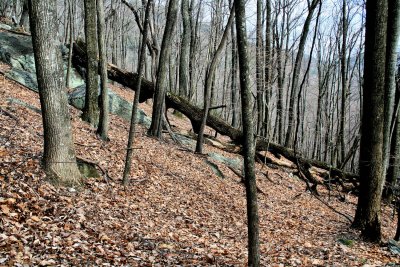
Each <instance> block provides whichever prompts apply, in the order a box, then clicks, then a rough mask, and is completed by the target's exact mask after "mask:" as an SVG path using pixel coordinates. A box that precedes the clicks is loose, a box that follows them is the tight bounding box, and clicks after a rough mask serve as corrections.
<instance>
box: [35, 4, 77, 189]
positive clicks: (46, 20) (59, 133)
mask: <svg viewBox="0 0 400 267" xmlns="http://www.w3.org/2000/svg"><path fill="white" fill-rule="evenodd" d="M56 7H57V6H56V1H55V0H35V1H29V13H30V17H31V20H30V21H31V30H32V43H33V48H34V49H33V51H34V56H35V65H36V75H37V82H38V87H39V96H40V104H41V109H42V119H43V129H44V154H43V167H44V170H45V171H46V173H47V175H48V177H49V178H50V179H53V180H54V181H55V182H56V183H58V184H63V185H68V186H71V185H72V186H74V185H79V184H80V182H81V175H80V173H79V170H78V167H77V164H76V158H75V151H74V145H73V141H72V133H71V122H70V117H69V113H68V101H67V95H66V92H65V88H64V78H63V71H62V67H61V66H62V59H61V52H60V49H59V44H58V43H57V42H56V41H55V40H57V38H55V36H56V33H57V13H56Z"/></svg>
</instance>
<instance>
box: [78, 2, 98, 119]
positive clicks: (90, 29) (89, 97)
mask: <svg viewBox="0 0 400 267" xmlns="http://www.w3.org/2000/svg"><path fill="white" fill-rule="evenodd" d="M84 3H85V38H86V55H87V61H86V62H87V67H86V97H85V107H84V109H83V114H82V118H83V120H85V121H87V122H88V123H90V124H91V125H93V126H97V124H98V121H99V105H98V101H97V98H98V88H99V82H98V62H97V52H98V51H97V30H96V28H97V27H96V0H85V1H84Z"/></svg>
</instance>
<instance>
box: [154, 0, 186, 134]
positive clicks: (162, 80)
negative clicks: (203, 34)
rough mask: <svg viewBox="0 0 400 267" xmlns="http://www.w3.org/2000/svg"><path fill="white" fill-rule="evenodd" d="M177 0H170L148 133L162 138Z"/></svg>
mask: <svg viewBox="0 0 400 267" xmlns="http://www.w3.org/2000/svg"><path fill="white" fill-rule="evenodd" d="M178 2H179V1H177V0H170V1H169V5H168V13H167V22H166V25H165V30H164V35H163V40H162V44H161V52H160V60H159V64H158V70H157V82H156V90H155V93H154V103H153V114H152V118H151V126H150V129H149V131H148V134H149V135H151V136H155V137H157V138H161V133H162V115H163V113H164V109H165V91H166V86H167V74H168V73H167V68H168V58H169V54H170V53H171V42H172V38H173V33H174V30H175V24H176V17H177V12H178Z"/></svg>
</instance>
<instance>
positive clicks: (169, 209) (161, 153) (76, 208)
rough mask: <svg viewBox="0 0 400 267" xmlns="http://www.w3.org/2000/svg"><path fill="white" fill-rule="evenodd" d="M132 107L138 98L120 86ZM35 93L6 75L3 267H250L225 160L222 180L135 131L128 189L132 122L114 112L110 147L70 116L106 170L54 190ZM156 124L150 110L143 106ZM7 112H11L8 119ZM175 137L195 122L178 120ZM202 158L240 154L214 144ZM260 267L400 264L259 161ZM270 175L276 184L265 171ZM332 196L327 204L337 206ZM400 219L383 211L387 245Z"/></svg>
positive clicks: (0, 224) (351, 203) (350, 200)
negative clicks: (43, 165)
mask: <svg viewBox="0 0 400 267" xmlns="http://www.w3.org/2000/svg"><path fill="white" fill-rule="evenodd" d="M114 89H115V90H116V91H117V93H119V94H120V95H122V96H124V97H126V99H129V100H130V101H131V100H132V99H133V93H132V92H131V91H129V90H125V89H122V88H117V87H115V88H114ZM10 97H12V98H17V99H20V100H22V101H24V102H26V103H29V104H30V105H32V106H35V107H37V108H39V107H40V102H39V97H38V95H37V94H35V93H34V92H32V91H30V90H28V89H26V88H24V87H22V86H20V85H19V84H16V83H15V82H12V81H10V80H8V79H7V78H5V77H4V76H2V75H0V107H1V109H2V110H3V112H1V111H0V186H1V187H0V266H38V265H41V266H179V265H180V266H245V265H246V260H247V249H246V247H247V227H246V200H245V190H244V185H243V184H242V183H241V182H240V178H239V177H238V176H237V175H236V174H235V173H233V172H232V171H231V170H230V169H229V168H227V167H226V166H224V165H223V164H218V165H219V167H220V169H221V170H222V172H223V173H224V175H225V178H224V179H222V178H220V177H218V176H216V175H215V174H214V173H213V172H212V170H211V169H210V166H209V165H208V164H207V163H206V162H205V158H206V157H204V156H200V155H196V154H194V153H193V152H190V151H189V150H187V149H184V148H183V147H182V146H179V145H177V144H175V143H174V142H173V141H172V140H171V139H170V137H169V136H168V134H165V135H164V140H163V141H158V140H156V139H153V138H149V137H147V136H146V129H144V128H143V127H141V126H140V127H139V128H138V133H137V138H136V142H135V147H136V148H137V149H135V150H134V162H133V166H132V171H131V177H130V178H131V183H130V185H129V186H127V187H124V186H122V185H121V177H122V171H123V166H124V157H125V149H124V147H125V146H126V143H127V136H128V134H127V133H128V127H129V125H128V123H127V122H126V121H123V120H122V119H120V118H118V117H115V116H111V124H110V139H111V140H110V141H109V142H102V141H100V140H99V139H98V138H97V137H96V134H95V129H94V128H91V127H90V126H88V125H87V124H86V123H84V122H82V121H81V119H80V117H79V115H80V111H78V110H76V109H74V108H72V107H71V108H70V112H71V114H72V124H73V132H74V141H75V145H76V146H75V148H76V152H77V155H78V156H79V157H81V158H86V159H90V160H91V161H95V162H98V164H99V165H100V166H101V167H102V168H103V169H104V170H106V171H107V172H108V175H109V177H110V178H109V179H105V177H99V178H89V179H86V180H85V183H84V186H83V188H82V189H80V190H75V189H73V188H57V187H54V186H53V185H52V184H50V183H49V182H47V181H46V179H45V175H44V173H43V172H42V170H41V169H40V158H41V155H42V150H43V148H42V143H43V130H42V121H41V115H40V114H39V113H37V112H35V111H33V110H31V109H28V108H26V107H24V106H21V105H18V104H10V103H9V102H8V101H7V99H8V98H10ZM141 108H142V109H143V110H144V111H145V112H146V113H147V114H148V115H149V116H151V113H150V112H151V106H150V105H149V104H146V103H144V104H141ZM4 111H6V112H4ZM169 118H170V120H171V122H172V124H174V125H175V126H176V128H175V130H178V131H182V132H185V131H188V130H189V128H190V124H189V122H188V121H186V120H185V119H181V118H178V117H176V116H174V115H172V114H170V115H169ZM205 152H207V153H208V152H216V153H219V154H221V155H224V156H225V157H230V158H237V157H239V156H238V155H237V154H229V153H227V152H225V151H223V150H220V149H218V148H216V147H213V146H209V145H205ZM256 168H257V173H258V175H257V183H258V187H259V188H260V190H261V191H262V192H260V193H259V194H258V201H259V202H258V205H259V215H260V248H261V264H262V266H385V265H386V266H395V265H396V264H400V259H399V258H398V257H396V256H394V255H393V254H391V252H390V251H389V250H388V248H387V246H386V245H382V246H378V245H373V244H369V243H366V242H363V241H362V240H360V238H359V233H358V232H357V231H354V230H352V229H350V223H349V221H348V220H346V219H345V218H344V217H343V216H340V215H338V214H337V213H334V212H333V211H332V210H331V209H329V208H328V207H326V206H325V205H323V204H322V203H321V202H319V201H318V200H317V199H316V198H314V197H313V196H312V195H311V194H310V193H308V192H306V191H305V184H304V182H302V181H301V180H299V179H298V178H297V177H296V176H293V175H292V174H291V173H290V170H288V169H285V168H278V169H273V168H269V167H267V166H262V165H260V164H258V163H257V165H256ZM267 172H268V174H269V179H267V178H266V176H265V174H266V173H267ZM319 191H320V193H321V195H322V196H321V198H322V199H324V201H326V202H328V203H329V205H331V206H332V207H334V208H335V209H337V210H338V211H340V212H342V213H346V214H349V215H353V214H354V212H355V207H356V198H355V197H354V196H352V195H348V196H347V197H346V200H345V201H340V198H339V194H338V193H337V192H334V191H332V192H331V193H329V192H328V191H326V190H324V189H323V188H320V189H319ZM329 195H330V198H329ZM395 222H396V220H395V219H394V217H393V214H392V210H391V208H390V207H384V210H383V216H382V223H383V237H384V240H385V241H387V240H388V239H389V238H392V237H393V235H394V231H395Z"/></svg>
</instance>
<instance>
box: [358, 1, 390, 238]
mask: <svg viewBox="0 0 400 267" xmlns="http://www.w3.org/2000/svg"><path fill="white" fill-rule="evenodd" d="M366 10H367V16H366V36H365V58H364V90H363V92H364V95H363V106H364V107H367V108H364V109H363V116H362V126H361V144H360V177H362V179H361V180H360V182H361V183H360V194H359V197H358V204H357V211H356V216H355V218H354V222H353V226H354V227H357V228H360V229H361V230H362V235H363V236H364V237H365V238H367V239H369V240H371V241H375V242H379V241H380V240H381V196H382V187H383V184H382V181H383V177H382V175H383V166H382V165H383V154H382V148H383V121H384V119H383V118H384V94H385V66H386V37H387V36H386V31H387V12H388V6H387V0H367V5H366Z"/></svg>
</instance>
